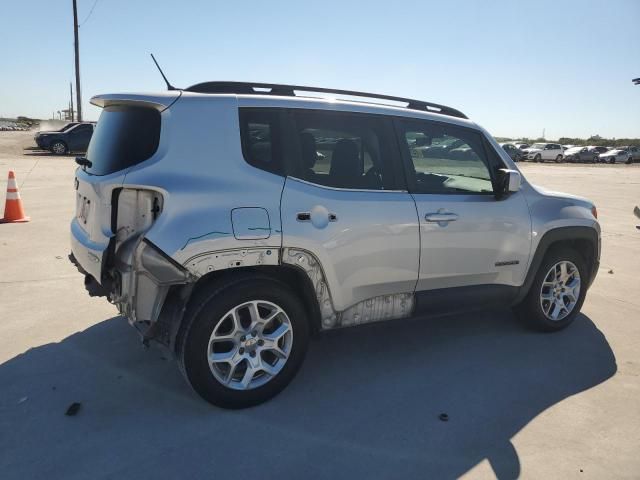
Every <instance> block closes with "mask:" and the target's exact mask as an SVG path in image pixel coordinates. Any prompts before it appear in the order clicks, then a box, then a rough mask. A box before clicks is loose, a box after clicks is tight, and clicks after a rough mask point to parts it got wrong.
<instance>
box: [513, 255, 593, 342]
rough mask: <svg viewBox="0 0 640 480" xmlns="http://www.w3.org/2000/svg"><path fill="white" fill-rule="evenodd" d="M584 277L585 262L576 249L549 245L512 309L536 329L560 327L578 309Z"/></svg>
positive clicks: (583, 291) (543, 329)
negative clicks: (528, 285) (526, 287)
mask: <svg viewBox="0 0 640 480" xmlns="http://www.w3.org/2000/svg"><path fill="white" fill-rule="evenodd" d="M587 280H588V278H587V267H586V263H585V261H584V259H583V258H582V256H581V255H580V254H579V253H578V252H576V251H575V250H572V249H568V248H556V249H552V250H551V251H549V252H548V253H547V255H546V257H545V259H544V260H543V262H542V264H541V265H540V268H539V269H538V272H537V273H536V276H535V278H534V280H533V284H532V285H531V288H530V289H529V292H528V293H527V296H526V297H525V299H524V300H523V301H522V302H521V303H520V305H518V306H517V307H516V311H517V313H518V314H519V316H520V317H521V318H523V320H525V321H526V322H527V323H528V324H529V325H530V326H531V327H532V328H534V329H536V330H542V331H546V332H554V331H557V330H562V329H563V328H566V327H568V326H569V325H570V324H571V322H573V320H574V319H575V317H576V316H577V315H578V313H579V312H580V308H581V307H582V304H583V302H584V298H585V294H586V286H587V283H588V282H587Z"/></svg>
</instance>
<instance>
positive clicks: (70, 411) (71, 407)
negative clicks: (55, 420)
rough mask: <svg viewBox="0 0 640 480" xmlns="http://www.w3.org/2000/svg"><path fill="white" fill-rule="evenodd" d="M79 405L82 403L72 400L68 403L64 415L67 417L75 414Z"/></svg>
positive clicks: (78, 409)
mask: <svg viewBox="0 0 640 480" xmlns="http://www.w3.org/2000/svg"><path fill="white" fill-rule="evenodd" d="M81 406H82V405H81V404H80V403H78V402H73V403H72V404H71V405H69V408H67V411H66V412H65V415H66V416H67V417H73V416H74V415H77V413H78V412H79V411H80V407H81Z"/></svg>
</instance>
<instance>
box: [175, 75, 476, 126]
mask: <svg viewBox="0 0 640 480" xmlns="http://www.w3.org/2000/svg"><path fill="white" fill-rule="evenodd" d="M185 91H187V92H196V93H236V94H250V95H281V96H293V97H295V96H296V93H295V92H296V91H299V92H316V93H333V94H336V95H347V96H350V97H364V98H377V99H381V100H391V101H394V102H402V103H406V104H407V105H406V108H409V109H411V110H423V111H427V112H431V113H439V114H442V115H449V116H451V117H458V118H467V116H466V115H465V114H464V113H462V112H461V111H460V110H456V109H455V108H451V107H447V106H445V105H438V104H437V103H431V102H425V101H422V100H414V99H411V98H403V97H394V96H392V95H382V94H379V93H365V92H356V91H353V90H339V89H335V88H321V87H304V86H302V85H282V84H278V83H251V82H204V83H198V84H196V85H192V86H190V87H189V88H186V89H185Z"/></svg>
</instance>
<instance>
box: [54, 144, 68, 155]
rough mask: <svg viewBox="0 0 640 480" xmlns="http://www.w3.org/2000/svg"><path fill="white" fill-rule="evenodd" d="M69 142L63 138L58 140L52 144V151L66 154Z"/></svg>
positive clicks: (57, 153)
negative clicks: (65, 141)
mask: <svg viewBox="0 0 640 480" xmlns="http://www.w3.org/2000/svg"><path fill="white" fill-rule="evenodd" d="M67 150H68V149H67V144H66V143H64V142H63V141H62V140H56V141H55V142H53V143H52V144H51V152H52V153H54V154H56V155H64V154H65V153H67Z"/></svg>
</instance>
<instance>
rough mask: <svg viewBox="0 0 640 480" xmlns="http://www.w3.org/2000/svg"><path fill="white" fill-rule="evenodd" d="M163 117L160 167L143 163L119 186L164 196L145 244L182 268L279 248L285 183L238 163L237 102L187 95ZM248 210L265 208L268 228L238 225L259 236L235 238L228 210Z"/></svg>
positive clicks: (239, 154)
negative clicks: (211, 257)
mask: <svg viewBox="0 0 640 480" xmlns="http://www.w3.org/2000/svg"><path fill="white" fill-rule="evenodd" d="M162 115H163V118H162V128H163V130H164V132H163V133H164V136H163V140H164V141H163V144H164V145H166V152H165V155H164V158H163V160H162V162H157V163H155V165H153V167H152V168H148V167H149V166H148V165H146V164H145V162H143V163H142V164H140V165H139V166H138V167H134V168H132V169H131V170H130V171H129V172H128V173H127V176H126V178H125V182H124V186H125V187H127V186H129V185H147V186H149V185H154V186H156V187H157V188H158V189H159V190H161V191H163V192H164V206H163V212H162V214H161V215H160V216H159V217H158V219H157V220H156V222H155V223H154V224H153V226H152V227H151V229H150V230H149V231H148V232H147V233H146V235H145V237H146V238H147V239H149V240H150V241H151V242H152V243H153V244H154V245H156V246H157V247H158V248H159V249H160V250H162V251H163V252H164V253H165V254H166V255H168V256H170V257H171V258H172V259H173V260H175V261H176V262H177V263H180V264H182V265H185V266H186V267H187V268H189V264H188V263H187V261H188V260H189V259H191V258H193V257H195V256H202V255H206V254H207V253H208V252H218V251H222V250H225V251H228V250H234V249H241V250H242V249H247V248H256V247H257V248H263V247H267V248H272V249H278V248H280V246H281V243H282V238H281V236H282V233H281V225H280V195H281V192H282V187H283V185H284V177H281V176H279V175H275V174H272V173H268V172H264V171H262V170H259V169H257V168H254V167H252V166H250V165H249V164H248V163H247V162H246V161H245V160H244V158H243V155H242V149H241V142H240V127H239V118H238V108H237V101H236V98H235V96H233V95H228V96H216V97H215V98H213V97H212V98H211V99H207V100H206V101H203V98H202V96H198V95H190V94H189V93H186V92H185V93H184V94H183V95H182V97H181V99H180V101H178V102H176V103H175V104H174V105H173V106H172V107H171V108H170V109H169V110H166V111H165V112H163V114H162ZM185 165H189V167H188V169H185ZM246 207H252V208H260V209H263V210H264V212H265V213H266V217H267V218H268V223H267V222H264V221H260V222H258V223H260V225H257V224H256V225H255V226H252V225H243V228H245V229H251V228H254V227H255V228H256V229H260V230H259V231H260V232H261V235H256V236H255V237H248V239H238V238H236V236H235V235H234V225H233V223H232V211H233V210H234V209H238V208H246ZM263 219H264V216H261V220H263ZM266 229H268V230H269V231H268V232H267V231H266ZM256 231H258V230H256ZM241 238H242V237H241ZM276 257H277V255H276ZM192 273H196V271H195V270H194V271H192ZM196 274H197V273H196Z"/></svg>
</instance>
